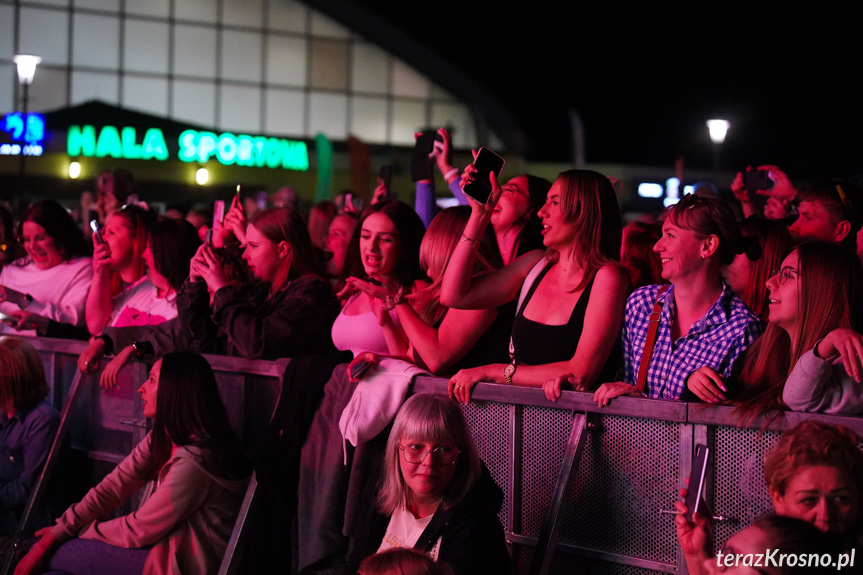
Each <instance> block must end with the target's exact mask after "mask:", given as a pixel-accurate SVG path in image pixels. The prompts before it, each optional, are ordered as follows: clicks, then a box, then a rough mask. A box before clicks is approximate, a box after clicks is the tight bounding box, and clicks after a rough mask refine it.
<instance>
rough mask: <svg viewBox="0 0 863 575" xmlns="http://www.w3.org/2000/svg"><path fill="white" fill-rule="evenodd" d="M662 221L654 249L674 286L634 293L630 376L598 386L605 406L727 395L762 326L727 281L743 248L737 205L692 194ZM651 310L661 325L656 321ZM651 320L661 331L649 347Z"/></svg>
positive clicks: (627, 360)
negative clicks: (630, 399) (616, 401)
mask: <svg viewBox="0 0 863 575" xmlns="http://www.w3.org/2000/svg"><path fill="white" fill-rule="evenodd" d="M661 221H662V237H661V238H660V239H659V241H658V242H656V245H655V246H654V248H653V249H654V250H655V251H656V252H658V253H659V255H660V257H661V260H662V277H663V278H665V279H667V280H669V281H670V282H671V286H670V287H669V286H658V285H654V286H646V287H643V288H641V289H639V290H636V291H635V292H633V293H632V295H631V296H629V300H628V301H627V302H626V322H625V324H624V328H623V336H622V338H623V351H624V377H625V379H624V381H617V382H612V383H605V384H603V385H602V386H600V388H599V389H598V390H597V391H596V393H595V394H594V398H595V399H596V402H597V403H598V404H599V405H600V407H601V406H604V405H607V404H608V403H609V402H610V401H611V400H612V399H613V398H615V397H618V396H620V395H636V396H640V395H647V396H649V397H652V398H655V399H672V400H678V399H682V398H686V397H687V396H689V397H693V398H697V399H699V400H701V401H705V402H710V403H713V402H716V401H721V400H724V399H725V393H726V392H725V385H724V384H723V379H725V378H727V377H728V376H729V375H730V374H731V369H732V367H733V365H734V362H735V361H736V360H737V358H738V356H739V355H740V354H741V353H742V352H743V351H744V350H745V349H746V348H747V347H749V346H750V345H751V344H752V342H753V341H755V339H756V338H757V337H758V336H759V335H760V334H761V332H762V330H763V324H762V322H761V320H760V319H759V317H758V316H757V315H755V313H753V312H752V311H751V310H750V309H749V308H747V307H746V305H745V304H744V303H743V301H742V300H741V299H740V298H739V297H737V296H736V295H735V294H734V292H733V291H731V288H729V287H728V285H727V284H725V283H724V282H723V281H722V277H721V270H722V267H723V266H725V265H728V264H729V263H731V261H732V260H733V259H734V255H735V254H736V253H738V252H739V251H740V248H741V238H740V231H739V229H738V226H737V222H736V221H735V219H734V213H733V212H732V211H731V208H730V207H729V206H728V205H727V204H725V202H723V201H722V200H719V199H717V198H712V197H703V196H698V195H695V194H690V195H688V196H686V197H684V198H683V199H682V200H680V202H679V203H677V204H676V205H674V206H672V207H670V208H668V210H666V211H665V212H664V213H663V214H662V216H661ZM653 313H658V314H659V316H658V317H659V320H658V324H657V323H653V322H651V321H650V320H651V316H652V314H653ZM651 325H653V326H657V328H656V331H655V332H653V333H654V336H655V341H654V342H653V344H654V345H652V346H649V345H648V342H649V341H650V339H651V338H650V334H651V331H652V330H651ZM648 348H650V349H648ZM645 354H649V355H645ZM643 357H645V358H646V360H645V363H646V365H642V361H643V360H642V358H643ZM642 370H647V372H646V373H642ZM639 381H641V382H643V383H644V389H643V391H642V390H640V389H639V387H640V386H639V385H637V384H638V383H639ZM684 392H686V395H684Z"/></svg>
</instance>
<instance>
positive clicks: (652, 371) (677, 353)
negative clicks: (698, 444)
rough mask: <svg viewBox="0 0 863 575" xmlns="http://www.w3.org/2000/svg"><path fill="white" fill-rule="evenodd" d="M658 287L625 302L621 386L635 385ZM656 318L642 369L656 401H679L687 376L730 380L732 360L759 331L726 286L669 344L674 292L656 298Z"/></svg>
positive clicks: (760, 327)
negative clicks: (701, 372)
mask: <svg viewBox="0 0 863 575" xmlns="http://www.w3.org/2000/svg"><path fill="white" fill-rule="evenodd" d="M661 287H662V286H659V285H652V286H645V287H643V288H640V289H638V290H636V291H634V292H633V293H632V295H630V296H629V299H628V300H627V301H626V322H625V324H624V326H623V354H624V378H625V379H624V381H626V382H627V383H631V384H635V383H636V379H637V377H638V368H639V366H640V365H641V355H642V352H643V351H644V343H645V341H646V340H647V328H648V325H649V318H650V314H651V312H652V311H653V303H654V302H655V301H656V294H657V293H658V292H659V288H661ZM659 301H660V303H662V314H661V317H660V321H659V330H658V331H657V333H656V344H655V345H654V347H653V355H652V356H651V358H650V366H649V367H648V369H647V395H648V396H649V397H653V398H657V399H680V395H681V394H682V393H683V390H684V388H685V387H686V380H687V379H688V378H689V375H690V374H691V373H692V372H693V371H695V370H697V369H699V368H701V367H704V366H708V367H711V368H713V369H714V370H715V371H716V373H718V374H719V375H720V376H722V377H723V378H728V376H729V375H731V367H732V365H733V364H734V360H736V359H737V356H738V355H740V353H741V352H743V350H745V349H746V348H747V347H749V346H750V345H751V344H752V342H753V341H755V339H756V338H758V336H759V335H761V332H762V331H763V330H764V326H763V324H762V322H761V320H760V319H759V317H758V316H757V315H755V313H754V312H753V311H752V310H750V309H749V308H748V307H746V304H744V303H743V302H742V301H741V300H740V298H739V297H737V296H736V295H734V292H732V291H731V288H729V287H728V286H727V285H725V284H723V286H722V295H720V296H719V299H718V300H716V303H714V304H713V306H712V307H711V308H710V310H709V311H708V312H707V315H705V316H704V317H703V318H701V319H699V320H698V321H696V322H695V323H693V324H692V327H691V328H689V333H688V334H686V335H685V336H683V337H680V338H678V339H677V340H676V341H671V321H672V317H673V315H674V312H675V302H674V286H671V287H669V289H668V290H667V291H666V292H665V293H664V294H662V296H661V297H660V298H659Z"/></svg>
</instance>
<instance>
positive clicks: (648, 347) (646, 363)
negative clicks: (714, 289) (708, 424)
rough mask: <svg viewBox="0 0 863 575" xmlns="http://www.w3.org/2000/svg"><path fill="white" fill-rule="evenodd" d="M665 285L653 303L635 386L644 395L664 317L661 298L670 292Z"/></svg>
mask: <svg viewBox="0 0 863 575" xmlns="http://www.w3.org/2000/svg"><path fill="white" fill-rule="evenodd" d="M668 288H669V286H668V285H664V286H662V287H661V288H659V291H658V292H656V300H654V302H653V312H651V314H650V323H649V324H648V326H647V339H646V340H645V342H644V351H643V352H642V353H641V365H639V366H638V379H637V381H636V384H635V386H636V387H637V388H638V391H639V392H641V393H642V394H644V389H645V388H646V387H647V369H648V368H649V367H650V358H651V356H652V355H653V346H654V345H656V333H657V332H658V331H659V320H660V318H661V317H662V304H661V303H659V297H660V296H661V295H662V294H664V293H665V292H666V291H667V290H668Z"/></svg>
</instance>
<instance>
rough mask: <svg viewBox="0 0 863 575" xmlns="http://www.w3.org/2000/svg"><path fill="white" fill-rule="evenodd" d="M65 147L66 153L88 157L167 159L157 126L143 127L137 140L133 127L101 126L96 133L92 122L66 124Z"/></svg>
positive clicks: (166, 149)
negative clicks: (75, 124) (86, 123)
mask: <svg viewBox="0 0 863 575" xmlns="http://www.w3.org/2000/svg"><path fill="white" fill-rule="evenodd" d="M66 151H67V153H68V154H69V155H70V156H85V157H90V158H123V159H126V160H160V161H164V160H167V159H168V145H167V143H165V136H163V135H162V130H159V129H158V128H150V129H149V130H147V131H146V132H145V134H144V138H143V140H142V141H141V143H140V144H139V143H138V137H137V133H136V131H135V128H131V127H126V128H122V129H121V130H117V128H115V127H114V126H105V127H104V128H102V129H101V130H99V133H98V135H97V134H96V128H95V127H93V126H70V127H69V135H68V136H67V137H66Z"/></svg>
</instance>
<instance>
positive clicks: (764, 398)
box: [735, 242, 863, 419]
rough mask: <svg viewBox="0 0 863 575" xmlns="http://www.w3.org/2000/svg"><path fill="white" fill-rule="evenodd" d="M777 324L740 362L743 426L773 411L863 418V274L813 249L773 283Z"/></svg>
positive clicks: (788, 262)
mask: <svg viewBox="0 0 863 575" xmlns="http://www.w3.org/2000/svg"><path fill="white" fill-rule="evenodd" d="M767 287H768V289H769V291H770V316H769V317H770V322H769V323H768V325H767V330H766V331H765V333H764V335H762V336H761V338H760V339H759V340H758V341H756V342H755V343H754V344H753V345H752V347H751V348H749V349H748V350H747V351H746V353H745V355H744V356H743V358H741V360H740V361H741V363H742V369H741V371H740V375H739V377H738V378H737V379H738V387H739V388H741V389H742V394H741V396H740V399H741V405H740V407H739V408H738V409H737V411H736V412H735V414H736V415H740V416H741V417H742V418H743V419H747V418H750V417H752V416H755V415H758V414H761V413H765V412H768V411H781V410H784V409H786V408H790V409H792V410H794V411H809V412H822V413H838V414H849V415H859V414H861V413H863V386H861V384H860V381H861V377H863V335H861V334H860V332H861V331H863V266H861V264H860V261H859V260H858V259H857V256H856V255H855V254H853V253H851V252H850V251H848V250H847V249H845V248H844V247H842V246H837V245H834V244H828V243H824V242H807V243H803V244H801V245H800V246H799V247H798V248H797V249H796V250H794V251H793V252H791V253H790V254H789V255H788V257H786V258H785V260H784V261H783V262H782V265H781V267H780V269H779V270H777V271H776V272H775V273H774V275H773V276H772V277H771V278H770V279H768V280H767Z"/></svg>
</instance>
